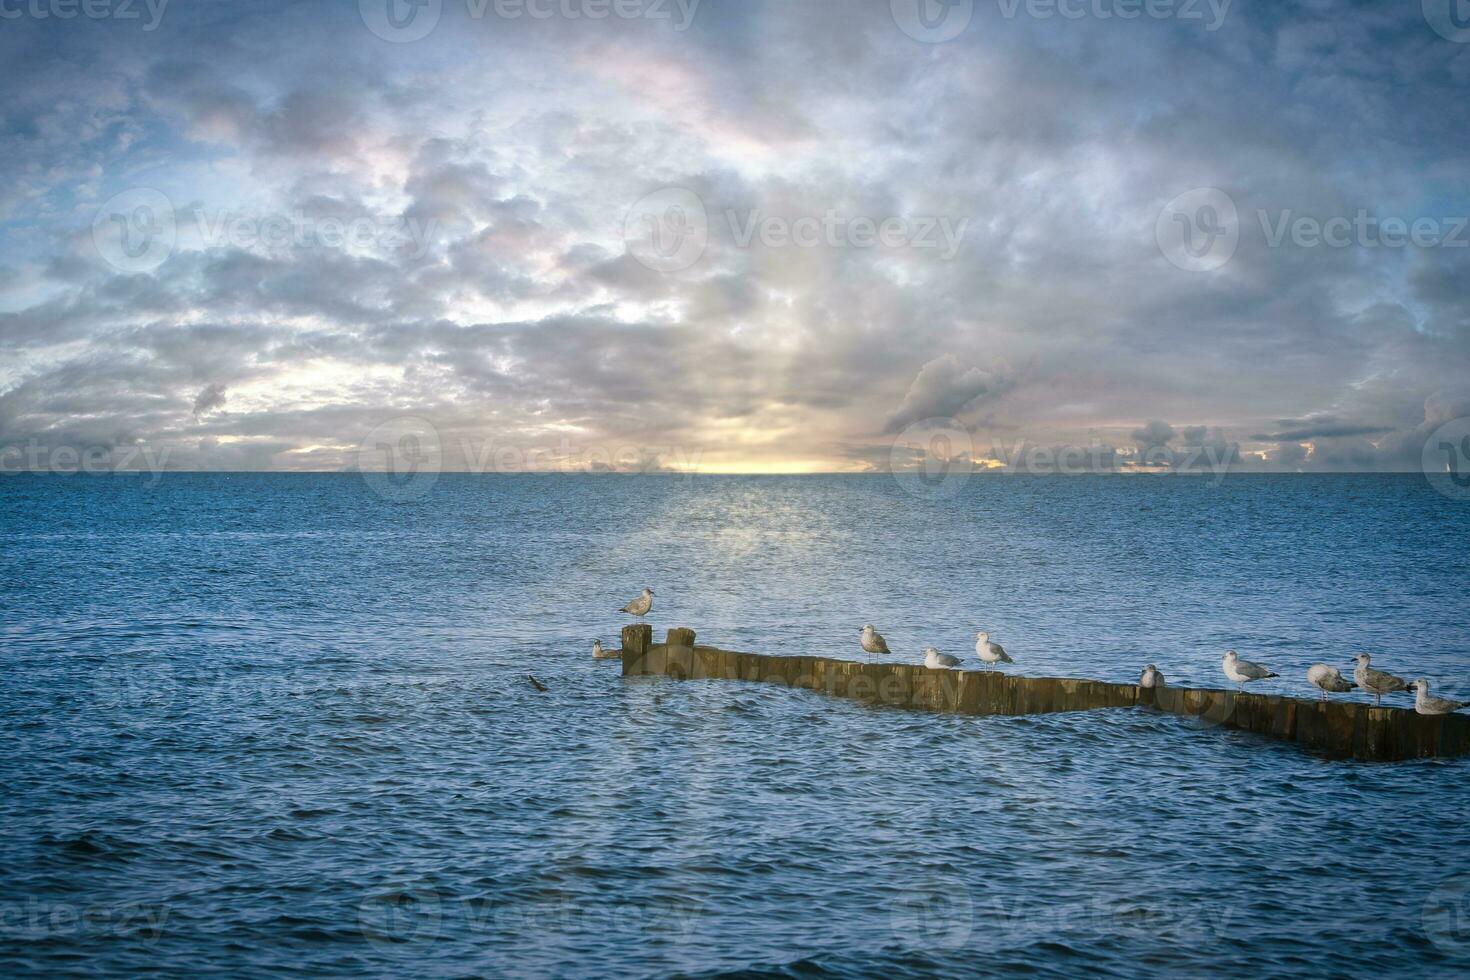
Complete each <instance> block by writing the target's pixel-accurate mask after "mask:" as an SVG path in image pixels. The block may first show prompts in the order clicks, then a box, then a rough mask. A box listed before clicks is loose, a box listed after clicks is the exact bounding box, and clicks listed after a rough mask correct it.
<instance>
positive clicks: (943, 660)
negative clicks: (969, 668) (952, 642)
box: [924, 647, 960, 670]
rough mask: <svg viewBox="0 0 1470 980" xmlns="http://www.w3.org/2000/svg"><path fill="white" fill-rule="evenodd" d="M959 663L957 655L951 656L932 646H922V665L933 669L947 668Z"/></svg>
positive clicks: (956, 665)
mask: <svg viewBox="0 0 1470 980" xmlns="http://www.w3.org/2000/svg"><path fill="white" fill-rule="evenodd" d="M959 665H960V658H959V657H952V656H950V655H949V654H947V653H940V652H939V651H938V650H936V649H934V648H933V647H925V648H924V666H925V667H929V668H931V669H933V670H949V669H950V668H952V667H958V666H959Z"/></svg>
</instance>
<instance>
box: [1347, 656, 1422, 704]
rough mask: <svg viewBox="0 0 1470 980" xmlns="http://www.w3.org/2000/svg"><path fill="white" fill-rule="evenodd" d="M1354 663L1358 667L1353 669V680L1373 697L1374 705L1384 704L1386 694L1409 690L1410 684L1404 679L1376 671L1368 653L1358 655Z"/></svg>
mask: <svg viewBox="0 0 1470 980" xmlns="http://www.w3.org/2000/svg"><path fill="white" fill-rule="evenodd" d="M1353 662H1354V663H1355V664H1357V665H1358V666H1357V667H1355V668H1354V669H1353V680H1355V681H1357V682H1358V686H1359V687H1361V688H1362V689H1363V690H1365V691H1367V692H1368V693H1369V694H1371V695H1373V703H1374V704H1382V703H1383V696H1384V695H1385V694H1392V693H1393V692H1394V691H1407V690H1408V689H1409V682H1408V681H1406V680H1404V679H1403V678H1402V677H1395V676H1393V675H1392V674H1386V673H1384V672H1383V671H1381V670H1374V669H1373V667H1372V664H1373V658H1372V657H1370V656H1369V655H1368V654H1366V653H1360V654H1358V655H1357V656H1356V657H1354V658H1353Z"/></svg>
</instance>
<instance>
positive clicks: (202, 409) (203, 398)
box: [194, 383, 225, 418]
mask: <svg viewBox="0 0 1470 980" xmlns="http://www.w3.org/2000/svg"><path fill="white" fill-rule="evenodd" d="M224 403H225V386H224V385H222V384H214V383H211V384H209V385H207V386H206V387H205V388H204V390H203V391H201V392H199V394H198V395H197V396H196V397H195V398H194V415H195V417H196V418H197V417H198V416H200V415H203V414H205V413H206V412H209V411H212V410H213V409H216V408H219V407H220V406H221V405H223V404H224Z"/></svg>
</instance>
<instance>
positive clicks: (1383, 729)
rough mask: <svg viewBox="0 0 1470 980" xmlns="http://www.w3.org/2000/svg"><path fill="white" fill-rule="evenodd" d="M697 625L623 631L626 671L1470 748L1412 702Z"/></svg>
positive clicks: (1347, 745) (1429, 748) (926, 702)
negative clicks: (885, 649)
mask: <svg viewBox="0 0 1470 980" xmlns="http://www.w3.org/2000/svg"><path fill="white" fill-rule="evenodd" d="M694 638H695V634H694V631H693V630H690V629H671V630H669V632H668V637H667V639H666V641H665V642H664V643H659V644H655V643H654V642H653V628H652V627H651V626H648V625H646V624H640V625H634V626H628V627H625V628H624V629H623V638H622V642H623V649H622V655H623V676H625V677H637V676H659V677H672V678H676V679H679V680H731V681H748V682H754V683H763V684H781V685H783V686H786V687H794V688H800V689H802V690H807V691H820V692H822V693H824V694H829V695H832V696H833V697H839V698H852V699H854V700H858V701H863V702H867V703H870V704H879V705H887V706H891V707H895V708H910V709H918V710H924V711H949V712H956V713H959V714H969V715H1034V714H1047V713H1051V712H1058V711H1090V710H1093V709H1098V708H1143V709H1151V710H1155V711H1162V712H1165V713H1168V714H1174V715H1181V716H1185V717H1192V718H1198V719H1199V720H1200V721H1201V722H1202V723H1204V724H1206V725H1209V726H1218V727H1221V728H1230V729H1238V730H1240V731H1245V732H1252V733H1254V734H1257V735H1263V736H1266V737H1268V738H1274V739H1277V740H1280V741H1285V742H1293V743H1295V744H1296V745H1298V746H1300V747H1302V748H1303V749H1307V750H1310V751H1313V752H1317V753H1320V754H1323V755H1326V756H1330V757H1334V758H1350V759H1359V760H1363V761H1372V762H1394V761H1401V760H1404V759H1425V758H1435V757H1441V756H1457V755H1465V754H1467V753H1470V717H1467V716H1465V715H1441V716H1435V717H1429V716H1425V715H1419V714H1416V713H1415V712H1414V711H1413V710H1411V709H1406V708H1396V707H1383V708H1378V707H1374V706H1372V705H1369V704H1363V703H1361V702H1356V701H1326V702H1323V701H1319V700H1316V699H1307V698H1290V697H1282V696H1280V695H1272V694H1249V693H1237V692H1236V691H1221V690H1210V689H1200V688H1184V687H1164V688H1157V689H1154V688H1140V687H1138V686H1137V685H1136V684H1110V683H1107V682H1105V681H1089V680H1076V679H1072V678H1065V677H1021V676H1018V675H1015V674H1003V673H1000V672H999V671H984V670H963V671H960V670H931V669H929V668H927V667H924V666H921V665H918V664H899V663H864V662H861V661H855V660H834V659H831V658H827V657H800V656H796V657H773V656H764V655H761V654H755V653H737V652H735V651H733V650H720V649H717V648H715V647H707V646H696V645H695V642H694Z"/></svg>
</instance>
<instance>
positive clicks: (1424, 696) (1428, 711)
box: [1409, 677, 1470, 715]
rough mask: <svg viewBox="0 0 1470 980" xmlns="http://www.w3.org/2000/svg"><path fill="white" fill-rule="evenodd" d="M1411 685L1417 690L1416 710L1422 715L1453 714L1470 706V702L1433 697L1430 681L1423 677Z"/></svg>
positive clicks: (1415, 694)
mask: <svg viewBox="0 0 1470 980" xmlns="http://www.w3.org/2000/svg"><path fill="white" fill-rule="evenodd" d="M1409 686H1410V687H1412V688H1413V689H1414V692H1415V693H1414V710H1415V711H1417V712H1419V713H1420V714H1421V715H1451V714H1454V713H1455V712H1456V711H1459V710H1460V709H1461V708H1470V702H1466V701H1451V700H1450V699H1449V698H1436V697H1432V696H1431V695H1430V693H1429V682H1428V681H1426V680H1425V679H1424V678H1422V677H1421V678H1419V679H1418V680H1417V681H1415V682H1414V683H1412V684H1410V685H1409Z"/></svg>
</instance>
